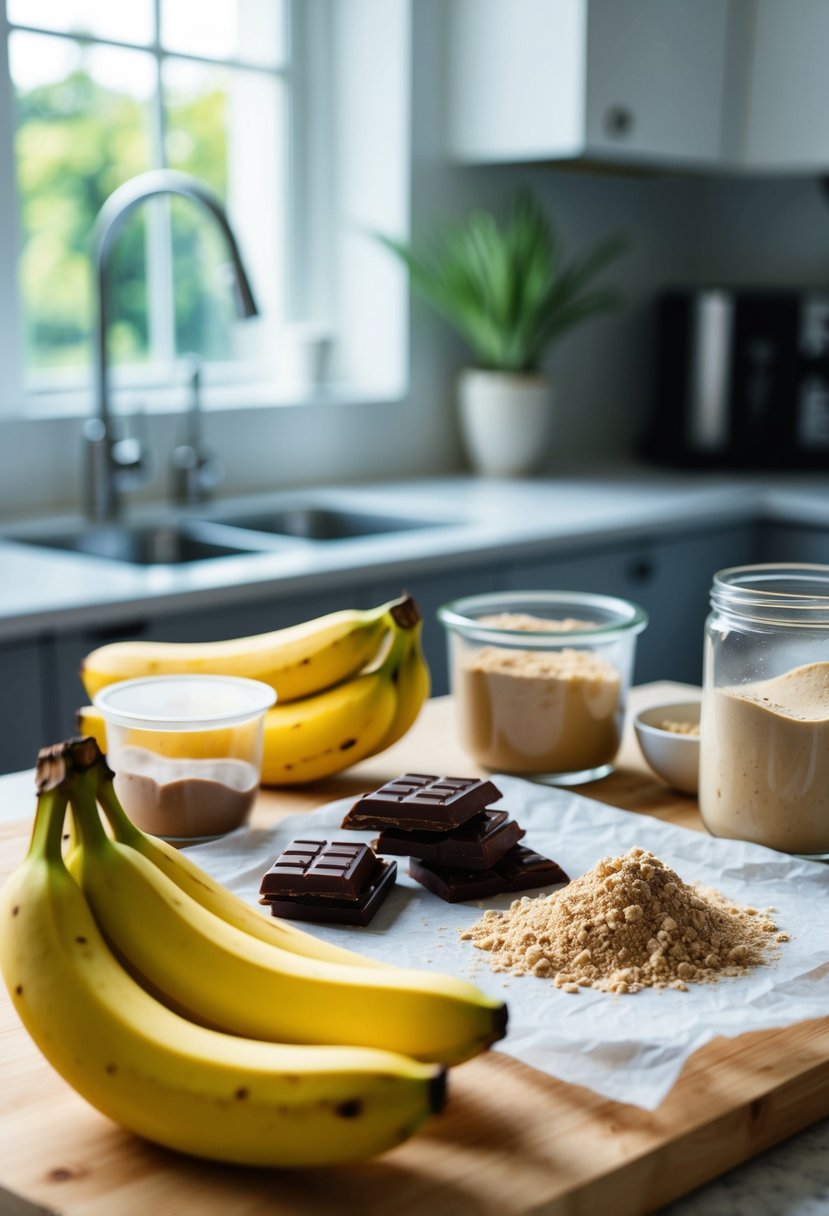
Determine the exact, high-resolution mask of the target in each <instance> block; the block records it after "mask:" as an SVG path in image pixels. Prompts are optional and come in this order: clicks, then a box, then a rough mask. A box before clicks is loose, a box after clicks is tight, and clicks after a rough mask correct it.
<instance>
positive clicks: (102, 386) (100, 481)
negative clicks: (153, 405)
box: [84, 169, 258, 520]
mask: <svg viewBox="0 0 829 1216" xmlns="http://www.w3.org/2000/svg"><path fill="white" fill-rule="evenodd" d="M165 194H174V195H180V196H182V197H183V198H190V199H193V201H194V202H196V203H198V204H200V205H201V206H202V207H204V208H205V209H206V210H207V212H208V213H209V214H210V215H211V216H212V217H213V219H214V220H215V221H216V223H217V224H218V225H219V228H220V230H221V232H222V234H223V235H224V239H225V242H226V244H227V248H228V252H229V254H230V267H231V270H232V272H233V285H234V288H235V300H236V308H237V312H238V313H239V315H240V316H241V317H255V316H257V315H258V309H257V307H256V301H255V299H254V295H253V290H252V288H251V285H250V280H249V279H248V276H247V273H246V271H245V267H244V264H243V262H242V255H241V253H240V252H239V245H238V243H237V241H236V237H235V236H234V233H233V230H232V228H231V227H230V222H229V220H228V218H227V215H226V213H225V210H224V208H223V206H222V204H221V203H220V202H219V200H218V199H217V198H216V196H215V195H214V194H212V193H211V191H210V190H209V189H208V188H207V187H206V186H205V185H204V183H203V182H201V181H199V179H198V178H196V177H192V176H191V175H190V174H188V173H179V172H176V171H175V170H173V169H154V170H150V171H149V172H147V173H140V174H138V176H137V177H133V178H131V179H130V180H129V181H127V182H124V184H123V185H122V186H119V187H118V188H117V190H114V191H113V192H112V194H111V195H110V196H109V198H108V199H107V200H106V202H105V203H104V205H103V207H102V208H101V210H100V211H99V213H98V217H97V219H96V221H95V227H94V230H93V241H92V243H93V254H92V258H93V269H94V279H95V289H96V298H97V305H98V308H97V323H96V328H95V384H94V391H95V416H94V417H93V418H91V419H89V421H88V422H87V424H86V427H85V428H84V436H85V438H86V441H87V448H88V453H89V460H88V469H87V477H88V485H87V491H88V496H89V513H90V515H91V516H92V518H93V519H99V520H102V519H114V518H116V517H117V515H118V507H119V500H118V491H119V489H120V483H121V481H122V479H123V475H125V474H128V473H130V472H135V471H137V470H138V469H140V468H141V467H142V466H143V459H142V456H141V454H140V453H139V454H138V456H137V458H134V459H132V460H131V461H130V462H129V463H125V462H124V461H121V460H120V459H119V458H118V454H117V452H116V451H115V450H114V448H115V444H114V441H113V437H112V434H111V418H110V406H109V358H108V353H107V331H108V328H109V324H110V322H111V320H112V304H111V283H110V264H111V260H112V252H113V250H114V248H115V245H116V243H117V240H118V236H119V234H120V232H121V230H122V228H123V225H124V222H125V220H126V219H127V217H128V216H129V215H130V214H131V213H132V212H133V211H134V210H135V209H136V207H138V206H139V205H140V204H141V203H143V202H144V201H145V200H146V199H149V198H154V197H156V196H158V195H165Z"/></svg>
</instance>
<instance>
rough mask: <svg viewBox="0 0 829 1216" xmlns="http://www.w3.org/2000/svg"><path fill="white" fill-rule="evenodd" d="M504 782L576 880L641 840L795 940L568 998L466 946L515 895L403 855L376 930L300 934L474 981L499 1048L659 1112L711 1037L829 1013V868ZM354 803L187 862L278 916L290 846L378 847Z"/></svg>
mask: <svg viewBox="0 0 829 1216" xmlns="http://www.w3.org/2000/svg"><path fill="white" fill-rule="evenodd" d="M493 779H494V781H495V783H496V785H497V786H498V788H499V789H500V790H501V791H502V792H503V795H504V796H503V798H502V800H501V801H500V802H499V803H497V804H496V805H497V806H501V807H504V808H506V809H508V810H509V811H510V813H511V815H512V816H513V818H515V819H517V820H518V821H519V823H520V824H521V826H522V827H524V828H526V832H527V834H526V837H525V839H524V841H523V843H524V844H528V845H530V846H531V847H533V848H535V849H537V850H538V851H539V852H540V853H543V854H545V855H546V856H548V857H552V858H554V859H555V860H556V861H558V862H559V864H560V865H561V866H562V867H563V868H564V870H565V871H566V872H567V873H568V874H569V875H570V877H571V878H576V877H578V876H579V875H581V874H583V873H584V872H585V871H586V870H589V869H591V868H592V867H593V866H594V865H595V864H596V862H597V861H598V860H599V858H601V857H606V856H615V855H617V854H619V853H622V852H624V851H625V850H627V849H628V848H631V847H633V846H634V845H639V846H641V847H642V848H645V849H649V850H650V851H651V852H653V853H655V854H656V856H657V857H659V858H660V859H661V860H662V861H664V862H665V863H667V864H668V865H670V866H671V867H672V868H673V869H674V870H675V871H676V872H677V873H678V874H679V876H680V877H681V878H682V879H684V880H685V881H686V882H697V881H698V882H701V883H703V884H704V885H705V886H709V887H715V888H716V889H717V890H719V891H721V892H722V894H723V895H725V896H727V897H728V898H730V899H732V900H734V901H735V902H736V903H740V904H750V905H752V906H754V907H757V908H766V907H774V908H775V909H776V913H775V917H774V919H775V920H776V922H777V924H778V926H779V928H780V930H781V931H785V932H786V933H788V934H790V936H791V941H789V942H788V943H785V944H782V945H781V947H780V958H779V960H778V961H777V962H775V963H773V964H772V965H770V966H763V967H758V968H756V969H755V970H754V971H753V972H752V973H751V974H749V975H747V976H745V977H735V978H726V979H723V980H721V981H719V982H718V983H717V984H692V985H689V990H688V991H687V992H676V991H673V990H664V989H663V990H659V991H655V990H653V989H646V990H643V991H641V992H638V993H635V994H628V995H618V996H617V995H610V994H607V993H600V992H594V991H592V990H590V989H582V990H581V991H580V992H579V993H578V994H570V993H565V992H562V991H561V990H559V989H557V988H555V987H554V986H553V985H552V983H550V982H549V981H546V980H543V979H539V978H536V977H535V976H529V975H527V976H504V975H496V974H495V973H493V972H492V971H491V970H490V967H489V963H488V957H487V955H486V954H485V953H484V952H483V951H480V950H478V949H477V948H476V947H474V946H473V945H472V943H471V942H462V941H460V940H459V939H458V930H459V929H460V928H462V927H465V926H468V925H471V924H473V923H474V922H475V921H476V920H477V919H478V918H479V916H480V912H481V910H482V909H484V908H507V907H509V904H510V902H511V901H512V900H513V899H515V898H516V896H514V895H513V896H499V897H495V898H491V899H486V900H476V901H474V902H469V903H464V904H447V903H444V901H443V900H441V899H439V898H438V897H437V896H435V895H432V894H431V893H430V892H428V891H426V890H424V888H423V887H421V886H419V885H418V884H417V883H416V882H414V880H413V879H410V878H409V877H408V875H407V874H406V867H407V861H406V859H405V858H398V859H397V861H398V874H397V886H396V888H395V889H394V890H393V891H392V894H391V895H390V896H389V898H388V899H387V900H386V902H385V903H384V905H383V906H382V907H381V908H380V910H379V912H378V913H377V915H376V916H375V918H374V920H373V921H372V922H371V924H370V925H368V926H365V927H360V928H346V927H343V926H322V925H302V926H301V927H303V928H306V929H308V930H309V931H310V932H313V933H317V934H318V935H319V936H320V937H324V938H327V939H328V940H330V941H335V942H338V943H339V944H341V945H344V946H347V947H349V948H350V949H354V950H359V951H361V952H362V953H363V954H367V955H371V956H373V957H375V958H378V959H383V960H387V961H389V962H393V963H397V964H401V965H411V966H417V967H426V968H433V969H435V970H442V971H447V972H449V973H451V974H454V975H459V976H463V977H464V978H466V979H469V980H471V981H472V982H473V983H475V984H477V985H478V986H479V987H481V988H482V989H484V991H486V992H488V993H490V994H492V995H493V996H498V997H501V998H502V999H504V1000H506V1002H507V1004H508V1006H509V1015H510V1017H509V1031H508V1034H507V1037H506V1039H504V1040H502V1041H501V1042H500V1043H499V1044H498V1045H497V1050H499V1051H503V1052H506V1053H508V1054H510V1055H513V1056H515V1057H516V1058H517V1059H519V1060H522V1061H524V1062H525V1063H526V1064H529V1065H531V1066H532V1067H534V1068H538V1069H540V1070H542V1071H543V1072H547V1073H549V1074H551V1075H552V1076H555V1077H558V1078H560V1079H561V1080H564V1081H568V1082H572V1083H575V1084H579V1085H584V1086H587V1087H589V1088H590V1089H593V1090H595V1091H596V1092H597V1093H600V1094H602V1095H604V1096H606V1097H609V1098H612V1099H614V1100H615V1101H618V1102H627V1103H631V1104H633V1105H636V1106H640V1107H644V1108H645V1109H648V1110H653V1109H654V1108H655V1107H656V1106H658V1105H659V1103H660V1102H661V1101H662V1099H663V1098H664V1097H665V1095H666V1094H667V1093H668V1092H669V1090H670V1089H671V1087H672V1085H673V1084H674V1082H675V1081H676V1079H677V1077H678V1076H679V1073H680V1071H681V1070H682V1067H683V1065H684V1063H685V1061H686V1060H687V1059H688V1057H689V1056H690V1055H691V1054H692V1053H693V1052H695V1051H696V1050H697V1048H699V1047H701V1046H702V1045H703V1044H704V1043H707V1042H708V1041H709V1040H710V1039H713V1038H715V1037H716V1036H718V1035H726V1036H734V1035H739V1034H742V1033H744V1032H745V1031H750V1030H761V1029H770V1028H772V1027H779V1026H786V1025H790V1024H792V1023H794V1022H798V1021H803V1020H805V1019H808V1018H813V1017H821V1016H825V1015H826V1014H829V867H827V866H823V865H821V864H819V863H816V862H807V861H801V860H799V859H797V858H792V857H788V856H786V855H784V854H781V853H776V852H774V851H773V850H771V849H764V848H761V847H760V846H758V845H752V844H745V843H742V842H739V841H731V840H719V839H716V838H714V837H712V836H709V835H707V834H706V833H701V832H692V831H689V830H686V829H683V828H679V827H675V826H674V825H672V824H668V823H663V822H661V821H660V820H657V819H653V818H650V817H649V816H643V815H636V814H633V813H632V812H628V811H620V810H616V809H615V808H612V807H608V806H605V805H604V804H602V803H598V802H594V801H592V800H590V799H587V798H583V797H581V796H579V795H576V794H573V793H570V792H569V791H564V790H557V789H549V788H546V787H544V786H540V785H536V784H533V783H531V782H528V781H521V780H518V779H516V778H510V777H502V776H495V777H494V778H493ZM349 805H350V801H339V802H334V803H329V804H328V805H327V806H325V807H322V808H320V809H319V810H317V811H313V812H307V813H303V814H297V815H293V816H291V817H290V818H289V819H286V820H284V821H283V822H282V823H281V824H280V825H279V826H278V827H275V828H273V829H269V830H267V831H262V830H254V829H249V828H240V829H239V830H237V831H235V832H232V833H230V834H229V835H227V836H225V837H223V838H222V839H221V840H217V841H213V842H211V843H209V844H203V845H197V846H194V847H192V848H190V849H188V854H189V855H190V856H192V858H193V860H194V861H196V862H197V863H198V864H199V865H201V866H203V868H204V869H205V870H207V871H208V872H209V873H211V874H212V875H213V876H214V877H215V878H217V879H219V880H220V881H221V882H223V883H224V884H225V885H227V886H228V887H230V889H231V890H233V891H235V892H236V893H237V894H238V895H240V896H242V898H243V899H245V900H247V901H248V902H249V903H251V904H253V905H255V906H256V907H257V908H259V909H260V910H261V911H262V914H263V915H269V913H268V912H267V910H266V909H264V908H262V907H261V905H260V904H259V903H258V894H259V883H260V881H261V877H262V875H263V873H264V872H265V870H267V869H268V867H269V866H270V865H271V863H272V862H273V860H274V858H275V857H276V855H277V854H278V853H279V852H280V851H281V850H282V849H283V848H284V847H285V845H287V844H289V843H290V841H291V840H293V839H295V838H296V837H298V836H299V837H306V838H307V837H312V838H313V837H318V838H321V839H328V840H331V839H337V838H339V839H349V840H365V841H369V840H371V839H372V837H373V836H375V835H376V832H359V833H358V832H348V833H343V832H342V831H341V830H340V828H339V825H340V822H341V820H342V818H343V815H344V814H345V812H346V811H347V809H348V807H349ZM555 889H556V888H554V887H550V888H546V890H547V891H551V890H555ZM528 894H534V892H528ZM297 923H299V922H297Z"/></svg>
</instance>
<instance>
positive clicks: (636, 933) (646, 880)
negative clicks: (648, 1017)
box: [460, 848, 788, 992]
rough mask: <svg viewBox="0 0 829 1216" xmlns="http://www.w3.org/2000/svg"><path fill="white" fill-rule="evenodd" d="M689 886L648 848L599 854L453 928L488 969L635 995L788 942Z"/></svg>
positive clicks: (715, 974)
mask: <svg viewBox="0 0 829 1216" xmlns="http://www.w3.org/2000/svg"><path fill="white" fill-rule="evenodd" d="M771 911H772V909H767V910H766V911H765V912H759V911H758V910H757V909H756V908H746V907H740V906H739V905H737V904H733V903H731V902H730V901H729V900H727V899H725V898H724V897H723V896H722V895H720V894H719V893H718V892H717V891H708V890H704V889H702V888H699V887H692V886H689V885H688V884H687V883H684V882H683V881H682V879H681V878H680V877H679V876H678V875H677V874H675V873H674V871H673V870H671V869H670V868H669V867H668V866H666V865H665V864H664V863H663V862H661V861H660V860H659V859H658V858H657V857H654V855H653V854H652V853H648V852H646V851H645V850H644V849H639V848H635V849H630V850H629V851H628V852H627V853H624V854H623V855H622V856H620V857H615V858H610V857H606V858H603V859H602V860H601V861H599V862H598V863H597V864H596V866H594V868H593V869H592V870H589V871H588V872H587V873H586V874H584V875H583V876H582V877H581V878H578V879H576V880H575V881H574V882H571V883H570V884H569V886H567V887H565V888H564V889H563V890H561V891H558V892H555V893H554V894H552V895H547V896H538V897H536V898H528V897H526V896H525V897H524V898H522V899H518V900H515V902H514V903H513V904H512V905H511V907H510V908H509V909H508V911H506V912H497V911H494V910H491V911H488V912H485V913H484V915H483V916H482V917H481V919H480V920H479V921H478V922H477V924H475V925H473V926H472V927H471V928H469V929H464V930H462V931H461V933H460V936H461V939H462V940H464V941H471V942H472V943H473V944H474V945H475V946H477V947H478V949H479V950H486V951H487V952H488V953H489V955H490V965H491V967H492V969H493V971H502V972H509V973H510V974H512V975H524V974H530V975H536V976H541V977H543V978H546V979H551V980H552V981H553V983H554V984H555V986H556V987H557V988H563V989H564V991H565V992H578V990H579V988H597V989H600V990H601V991H603V992H639V991H640V990H641V989H642V988H678V989H680V990H682V991H686V985H687V984H688V983H713V982H715V981H716V980H718V979H719V978H720V977H721V976H735V975H743V974H745V973H746V972H747V971H748V970H749V968H751V967H757V966H760V965H761V964H763V963H766V962H768V961H769V958H770V955H771V954H772V953H773V951H774V947H775V944H776V942H780V941H787V940H788V937H787V936H786V934H784V933H778V932H777V925H776V924H775V923H774V922H773V921H772V920H770V919H769V915H768V914H769V912H771Z"/></svg>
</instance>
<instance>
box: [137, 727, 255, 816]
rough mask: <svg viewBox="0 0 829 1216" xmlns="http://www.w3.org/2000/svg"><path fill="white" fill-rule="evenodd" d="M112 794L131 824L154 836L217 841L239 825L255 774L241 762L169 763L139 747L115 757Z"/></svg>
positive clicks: (248, 803)
mask: <svg viewBox="0 0 829 1216" xmlns="http://www.w3.org/2000/svg"><path fill="white" fill-rule="evenodd" d="M114 784H115V792H116V793H117V795H118V797H119V799H120V801H121V804H122V806H123V807H124V810H125V811H126V812H127V814H128V815H129V817H130V819H132V821H133V822H134V823H135V824H136V825H137V826H138V827H140V828H141V829H142V830H143V831H145V832H150V833H152V834H153V835H154V836H170V837H181V838H186V837H199V836H219V835H221V834H222V833H224V832H229V831H231V830H232V829H233V828H236V827H238V826H239V825H240V824H241V823H243V822H244V820H245V817H246V816H247V814H248V812H249V811H250V809H251V807H252V806H253V802H254V799H255V798H256V793H257V790H258V788H259V771H258V769H256V768H255V767H254V765H252V764H249V763H247V762H246V761H244V760H233V759H211V760H192V759H186V760H174V759H170V758H168V757H164V756H158V755H156V754H155V753H154V752H151V751H148V750H147V749H146V748H143V747H127V748H124V750H123V751H122V752H121V754H120V756H119V757H118V772H117V773H116V775H115V783H114Z"/></svg>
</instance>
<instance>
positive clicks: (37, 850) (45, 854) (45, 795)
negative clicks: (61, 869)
mask: <svg viewBox="0 0 829 1216" xmlns="http://www.w3.org/2000/svg"><path fill="white" fill-rule="evenodd" d="M67 801H68V795H67V792H66V789H65V788H64V787H63V786H62V785H59V786H56V787H53V788H52V789H45V790H41V791H40V793H39V794H38V796H37V807H36V809H35V821H34V826H33V828H32V839H31V841H30V843H29V851H28V853H27V854H26V856H27V857H38V858H41V859H42V860H44V861H47V862H50V863H51V862H59V863H60V864H61V865H62V864H63V854H62V851H61V849H62V844H63V825H64V822H65V820H66V804H67Z"/></svg>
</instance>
